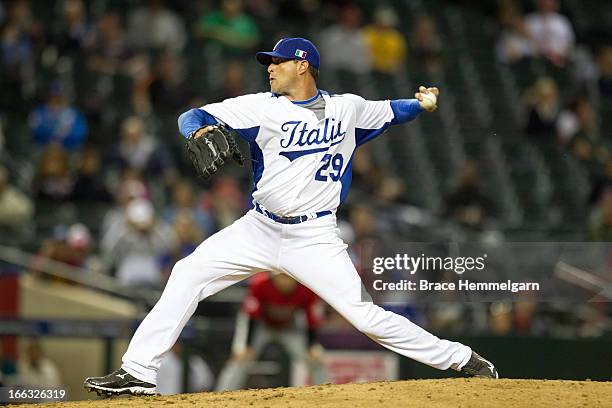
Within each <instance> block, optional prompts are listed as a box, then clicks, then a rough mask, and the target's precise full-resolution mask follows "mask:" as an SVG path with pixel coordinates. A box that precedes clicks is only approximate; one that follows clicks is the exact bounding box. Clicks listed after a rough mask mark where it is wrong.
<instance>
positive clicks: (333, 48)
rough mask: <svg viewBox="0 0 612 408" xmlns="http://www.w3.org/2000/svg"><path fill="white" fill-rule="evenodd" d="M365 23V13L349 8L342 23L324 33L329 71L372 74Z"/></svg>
mask: <svg viewBox="0 0 612 408" xmlns="http://www.w3.org/2000/svg"><path fill="white" fill-rule="evenodd" d="M361 21H362V12H361V9H360V8H359V7H358V6H357V5H355V4H349V5H347V6H344V7H343V8H342V9H341V10H340V16H339V18H338V22H337V23H336V24H334V25H332V26H330V27H328V28H327V29H325V30H324V31H323V32H322V33H321V35H320V37H319V38H320V40H319V41H320V50H321V54H322V56H321V59H322V61H324V63H325V67H326V68H325V69H332V70H341V71H347V72H350V73H353V74H365V73H368V72H369V71H370V69H371V67H372V61H371V56H370V52H369V49H368V45H367V44H366V40H365V38H364V36H363V31H362V29H361Z"/></svg>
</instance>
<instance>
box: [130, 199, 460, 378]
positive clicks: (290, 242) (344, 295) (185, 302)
mask: <svg viewBox="0 0 612 408" xmlns="http://www.w3.org/2000/svg"><path fill="white" fill-rule="evenodd" d="M260 271H279V272H283V273H287V274H288V275H290V276H291V277H293V278H294V279H295V280H297V281H298V282H300V283H302V284H303V285H305V286H307V287H308V288H310V289H311V290H312V291H313V292H315V293H316V294H317V295H319V296H320V297H321V298H322V299H323V300H324V301H325V302H327V303H328V304H329V305H330V306H331V307H333V308H334V309H336V310H337V311H338V312H339V313H340V314H341V315H342V316H343V317H344V318H345V319H347V320H348V321H349V322H350V323H351V324H352V325H353V326H355V328H357V329H358V330H359V331H361V332H363V333H364V334H366V335H367V336H368V337H370V338H371V339H372V340H374V341H376V342H378V343H379V344H381V345H383V346H384V347H386V348H388V349H389V350H392V351H394V352H396V353H399V354H401V355H403V356H406V357H409V358H411V359H413V360H416V361H419V362H421V363H424V364H427V365H430V366H432V367H435V368H438V369H441V370H446V369H448V368H454V369H459V368H461V367H463V366H464V365H465V364H466V363H467V362H468V360H469V359H470V356H471V349H470V348H469V347H467V346H465V345H463V344H461V343H456V342H451V341H448V340H442V339H439V338H438V337H436V336H434V335H433V334H431V333H429V332H427V331H426V330H424V329H422V328H420V327H419V326H417V325H415V324H414V323H412V322H411V321H410V320H408V319H406V318H405V317H403V316H400V315H397V314H395V313H392V312H389V311H386V310H384V309H383V308H381V307H379V306H377V305H375V304H373V303H372V302H367V301H365V300H363V299H362V286H363V285H362V283H361V279H360V277H359V274H358V273H357V271H356V270H355V267H354V266H353V264H352V262H351V260H350V258H349V256H348V254H347V252H346V244H344V242H342V240H341V239H340V238H339V235H338V228H337V227H336V216H335V215H333V214H332V215H327V216H324V217H321V218H316V219H312V220H308V221H306V222H303V223H301V224H280V223H277V222H275V221H272V220H271V219H269V218H268V217H266V216H265V215H263V214H260V213H258V212H256V211H254V210H251V211H249V212H248V213H247V214H246V215H245V216H244V217H242V218H240V219H239V220H238V221H236V222H234V223H233V224H232V225H230V226H229V227H227V228H225V229H223V230H221V231H219V232H218V233H216V234H214V235H212V236H211V237H209V238H208V239H206V240H205V241H204V242H203V243H202V244H200V246H198V248H197V249H196V250H195V251H194V252H193V253H192V254H191V255H189V256H187V257H185V258H183V259H182V260H180V261H179V262H177V263H176V265H175V266H174V268H173V269H172V274H171V275H170V279H169V280H168V283H167V284H166V288H165V289H164V292H163V293H162V295H161V297H160V299H159V301H158V302H157V304H156V305H155V307H153V309H152V310H151V311H150V312H149V314H148V315H147V317H146V318H145V319H144V320H143V321H142V323H141V324H140V326H139V327H138V329H137V330H136V333H134V337H133V338H132V340H131V342H130V345H129V347H128V350H127V351H126V353H125V354H124V356H123V365H122V368H123V369H124V370H125V371H127V372H128V373H130V374H131V375H133V376H134V377H136V378H138V379H140V380H143V381H147V382H150V383H153V384H156V382H157V381H156V375H157V369H158V368H159V365H160V362H161V359H162V356H163V355H164V354H165V353H166V352H167V351H168V350H170V348H171V347H172V346H173V345H174V343H175V342H176V340H177V338H178V336H179V334H180V333H181V331H182V330H183V327H184V326H185V325H186V324H187V321H188V320H189V318H190V317H191V315H192V314H193V313H194V312H195V310H196V306H197V304H198V302H200V301H201V300H203V299H206V298H207V297H208V296H211V295H214V294H215V293H217V292H219V291H221V290H222V289H224V288H226V287H228V286H231V285H233V284H234V283H236V282H239V281H241V280H243V279H245V278H248V277H249V276H251V275H252V274H254V273H256V272H260Z"/></svg>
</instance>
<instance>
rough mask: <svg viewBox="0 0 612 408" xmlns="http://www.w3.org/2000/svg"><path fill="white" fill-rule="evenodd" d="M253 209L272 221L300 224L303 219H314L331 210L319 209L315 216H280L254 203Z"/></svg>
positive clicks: (327, 213) (323, 215) (329, 212)
mask: <svg viewBox="0 0 612 408" xmlns="http://www.w3.org/2000/svg"><path fill="white" fill-rule="evenodd" d="M255 211H257V212H258V213H261V214H263V215H265V216H266V217H268V218H270V219H271V220H272V221H276V222H278V223H280V224H300V223H302V222H304V221H308V220H314V219H315V218H321V217H325V216H326V215H329V214H331V213H332V212H331V211H319V212H318V213H315V217H314V218H313V217H309V216H308V215H296V216H295V217H281V216H279V215H276V214H273V213H271V212H270V211H268V210H264V209H263V208H261V206H260V205H259V204H257V203H255Z"/></svg>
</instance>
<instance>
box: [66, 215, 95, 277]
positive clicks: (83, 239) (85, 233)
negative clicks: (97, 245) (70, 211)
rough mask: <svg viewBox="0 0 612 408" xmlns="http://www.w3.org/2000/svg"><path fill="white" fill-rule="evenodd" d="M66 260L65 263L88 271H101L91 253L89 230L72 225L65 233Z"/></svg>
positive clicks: (82, 226) (91, 243)
mask: <svg viewBox="0 0 612 408" xmlns="http://www.w3.org/2000/svg"><path fill="white" fill-rule="evenodd" d="M66 246H67V249H68V258H67V259H66V260H65V263H67V264H69V265H71V266H74V267H77V268H84V269H87V270H89V271H91V270H96V271H99V270H100V269H101V264H100V261H99V260H98V258H97V257H96V256H95V255H94V254H93V253H92V249H93V242H92V238H91V234H90V233H89V229H88V228H87V227H86V226H85V225H83V224H80V223H77V224H72V225H71V226H70V227H68V230H67V231H66Z"/></svg>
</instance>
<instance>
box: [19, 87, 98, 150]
mask: <svg viewBox="0 0 612 408" xmlns="http://www.w3.org/2000/svg"><path fill="white" fill-rule="evenodd" d="M29 123H30V129H31V131H32V135H33V136H34V140H35V141H36V142H37V143H38V144H40V145H43V146H45V145H48V144H49V143H59V144H61V145H62V146H64V148H65V149H67V150H69V151H71V152H74V151H77V150H78V149H79V148H80V147H81V146H82V145H83V143H84V142H85V139H86V138H87V121H86V120H85V116H84V115H83V113H81V111H80V110H79V109H78V108H76V107H74V106H71V105H70V104H69V103H68V102H67V101H66V98H65V94H64V89H63V86H62V84H61V83H59V81H56V82H54V83H53V84H52V85H51V87H50V91H49V98H48V99H47V103H45V104H44V105H40V106H38V107H36V108H35V109H34V111H32V113H31V114H30V118H29Z"/></svg>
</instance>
